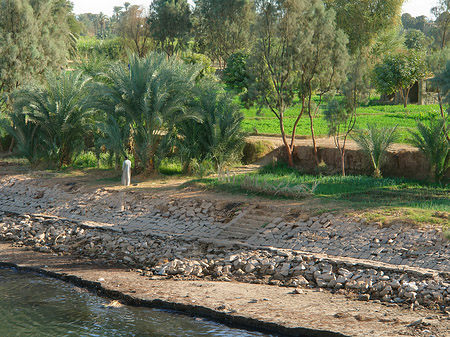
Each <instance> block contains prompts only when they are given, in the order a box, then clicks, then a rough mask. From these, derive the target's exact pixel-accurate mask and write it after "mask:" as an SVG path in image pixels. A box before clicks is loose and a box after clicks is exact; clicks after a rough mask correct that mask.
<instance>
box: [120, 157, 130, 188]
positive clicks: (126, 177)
mask: <svg viewBox="0 0 450 337" xmlns="http://www.w3.org/2000/svg"><path fill="white" fill-rule="evenodd" d="M130 183H131V161H130V160H129V159H128V157H125V161H124V162H123V164H122V185H125V186H130Z"/></svg>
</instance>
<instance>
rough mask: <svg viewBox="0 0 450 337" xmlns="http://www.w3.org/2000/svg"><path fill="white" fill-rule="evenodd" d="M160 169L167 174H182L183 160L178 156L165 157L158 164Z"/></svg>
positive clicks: (160, 171)
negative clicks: (178, 158)
mask: <svg viewBox="0 0 450 337" xmlns="http://www.w3.org/2000/svg"><path fill="white" fill-rule="evenodd" d="M158 171H159V173H161V174H164V175H166V176H172V175H177V174H181V173H182V167H181V162H180V161H179V160H177V158H164V159H163V160H161V162H160V163H159V165H158Z"/></svg>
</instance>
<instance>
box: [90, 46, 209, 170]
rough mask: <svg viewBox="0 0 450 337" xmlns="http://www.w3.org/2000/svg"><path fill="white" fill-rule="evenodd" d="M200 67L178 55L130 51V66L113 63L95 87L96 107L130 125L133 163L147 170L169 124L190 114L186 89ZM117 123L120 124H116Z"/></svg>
mask: <svg viewBox="0 0 450 337" xmlns="http://www.w3.org/2000/svg"><path fill="white" fill-rule="evenodd" d="M200 70H201V67H199V66H195V65H187V64H185V63H184V62H182V61H181V60H179V59H177V58H170V59H167V57H166V55H165V54H163V53H161V54H153V53H151V54H149V55H147V56H146V57H145V58H139V57H138V56H137V55H135V54H134V55H131V57H130V60H129V68H128V67H126V66H123V64H114V65H112V66H111V67H110V69H109V70H108V72H107V74H106V83H108V85H103V86H101V88H99V90H97V92H98V94H99V96H98V105H97V107H98V108H99V109H100V110H102V111H104V112H105V113H106V114H109V115H112V116H114V117H115V118H116V120H117V121H124V123H123V125H121V126H122V127H125V128H129V130H130V135H131V138H132V144H131V148H132V152H133V154H134V158H135V163H136V167H137V168H138V169H140V170H147V171H150V170H152V169H153V168H154V156H155V154H156V152H157V150H158V147H159V146H160V144H161V142H163V143H164V141H161V139H162V138H165V137H168V136H170V135H172V134H173V133H172V130H171V127H173V126H174V125H175V124H176V123H177V122H178V121H180V120H181V119H183V118H188V117H190V116H189V115H190V111H189V110H188V109H187V102H188V100H189V98H190V96H189V92H192V89H193V87H194V85H195V79H196V78H197V76H198V73H199V72H200ZM119 125H120V124H119Z"/></svg>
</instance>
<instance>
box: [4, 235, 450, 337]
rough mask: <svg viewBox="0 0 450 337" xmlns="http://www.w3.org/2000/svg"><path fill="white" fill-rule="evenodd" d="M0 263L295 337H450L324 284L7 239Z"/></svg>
mask: <svg viewBox="0 0 450 337" xmlns="http://www.w3.org/2000/svg"><path fill="white" fill-rule="evenodd" d="M0 261H2V262H10V263H14V264H16V265H18V266H21V267H25V268H33V269H40V270H45V271H46V272H47V273H50V274H52V275H54V276H58V277H60V278H62V279H66V280H71V281H72V282H75V283H76V284H79V285H80V284H81V285H83V283H84V285H85V286H90V287H91V288H95V289H96V290H97V291H98V292H99V293H103V294H104V295H108V296H110V297H113V298H117V299H120V300H121V301H123V302H127V303H130V304H141V305H148V306H157V307H164V308H171V309H176V310H181V311H187V312H190V313H194V314H197V315H201V316H207V317H210V318H215V319H218V320H220V321H223V322H232V323H239V324H245V325H247V326H250V327H253V328H258V329H264V328H267V329H270V330H272V331H278V332H282V333H285V334H288V335H290V336H302V335H303V336H361V337H367V336H379V337H382V336H386V337H387V336H429V337H431V336H432V335H434V336H442V337H444V336H449V335H450V321H449V316H447V315H442V314H438V313H436V312H433V311H429V310H426V309H422V310H418V311H412V310H408V309H404V308H400V307H398V306H395V305H394V306H390V305H382V304H380V303H373V302H372V303H370V302H360V301H356V300H355V299H354V298H352V297H349V296H345V295H343V294H331V293H329V292H327V291H320V290H318V289H304V290H300V291H299V292H300V293H299V294H296V293H295V292H294V291H293V290H294V289H293V288H281V287H277V286H269V285H257V284H242V283H236V282H208V281H176V280H170V279H160V278H158V277H153V278H148V277H144V276H140V274H139V273H138V272H135V271H129V270H126V269H122V268H119V267H114V266H106V265H103V264H101V263H99V262H98V261H92V260H91V261H90V260H82V259H74V258H71V257H67V256H65V257H63V256H54V255H51V254H43V253H36V252H34V251H27V250H24V249H23V248H17V247H16V248H14V247H11V246H10V245H9V244H5V243H0ZM80 280H83V282H80ZM326 331H331V332H332V333H327V332H326Z"/></svg>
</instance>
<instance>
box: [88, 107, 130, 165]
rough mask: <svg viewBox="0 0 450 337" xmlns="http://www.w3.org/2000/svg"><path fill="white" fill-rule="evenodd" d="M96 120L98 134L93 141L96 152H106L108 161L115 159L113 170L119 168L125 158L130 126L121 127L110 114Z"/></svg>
mask: <svg viewBox="0 0 450 337" xmlns="http://www.w3.org/2000/svg"><path fill="white" fill-rule="evenodd" d="M98 119H99V121H97V123H96V126H97V132H98V134H97V137H96V140H95V143H96V144H95V147H96V149H97V152H98V153H99V152H100V151H102V150H103V151H107V152H108V153H109V155H110V159H111V160H112V158H114V159H115V163H114V166H115V168H119V167H120V162H121V161H122V159H124V157H126V156H127V149H126V145H127V144H128V142H129V139H130V126H129V125H127V124H125V125H121V124H120V123H119V122H118V119H117V117H116V116H114V115H112V114H110V115H106V116H101V117H99V118H98ZM102 119H103V120H102ZM122 124H123V123H122ZM111 166H112V165H111Z"/></svg>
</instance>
